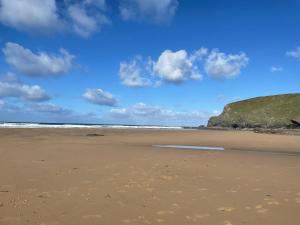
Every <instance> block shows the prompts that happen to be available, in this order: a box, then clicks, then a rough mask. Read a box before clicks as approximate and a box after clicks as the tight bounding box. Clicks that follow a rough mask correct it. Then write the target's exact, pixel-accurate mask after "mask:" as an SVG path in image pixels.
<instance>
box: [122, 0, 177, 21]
mask: <svg viewBox="0 0 300 225" xmlns="http://www.w3.org/2000/svg"><path fill="white" fill-rule="evenodd" d="M177 7H178V1H177V0H121V4H120V7H119V8H120V13H121V17H122V18H123V19H124V20H135V21H147V22H152V23H166V22H169V21H170V20H171V19H172V18H173V16H174V15H175V12H176V9H177Z"/></svg>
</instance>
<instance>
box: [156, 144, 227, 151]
mask: <svg viewBox="0 0 300 225" xmlns="http://www.w3.org/2000/svg"><path fill="white" fill-rule="evenodd" d="M152 146H153V147H156V148H179V149H195V150H208V151H224V150H225V149H224V148H223V147H212V146H191V145H152Z"/></svg>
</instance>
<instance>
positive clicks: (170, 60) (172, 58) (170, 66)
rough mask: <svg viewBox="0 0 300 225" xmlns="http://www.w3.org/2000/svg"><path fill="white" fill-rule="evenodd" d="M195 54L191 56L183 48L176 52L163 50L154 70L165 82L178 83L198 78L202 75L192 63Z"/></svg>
mask: <svg viewBox="0 0 300 225" xmlns="http://www.w3.org/2000/svg"><path fill="white" fill-rule="evenodd" d="M197 55H198V53H196V54H195V55H193V56H192V58H191V57H190V56H189V55H188V53H187V52H186V51H185V50H180V51H177V52H172V51H170V50H165V51H164V52H163V53H162V54H161V55H160V56H159V58H158V60H157V62H156V63H155V65H154V71H155V72H156V73H157V74H158V76H159V77H160V78H161V79H163V80H165V81H167V82H173V83H180V82H182V81H184V80H188V79H193V80H200V79H201V78H202V75H201V74H200V72H199V70H198V68H197V66H196V65H195V64H194V63H193V62H194V60H195V59H196V57H197Z"/></svg>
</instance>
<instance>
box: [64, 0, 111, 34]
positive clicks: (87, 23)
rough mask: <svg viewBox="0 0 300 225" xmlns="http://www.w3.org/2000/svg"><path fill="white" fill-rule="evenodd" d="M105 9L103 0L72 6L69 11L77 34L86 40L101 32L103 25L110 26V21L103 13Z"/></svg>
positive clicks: (88, 1) (86, 0)
mask: <svg viewBox="0 0 300 225" xmlns="http://www.w3.org/2000/svg"><path fill="white" fill-rule="evenodd" d="M105 8H106V4H105V1H101V0H98V1H92V0H85V1H84V2H82V3H81V4H70V5H69V6H68V9H67V11H68V15H69V17H70V19H71V21H72V27H73V29H74V31H75V33H77V34H78V35H80V36H82V37H85V38H86V37H89V36H91V35H92V34H93V33H95V32H96V31H98V30H100V29H101V27H102V26H103V25H105V24H109V23H110V21H109V19H108V18H107V16H106V15H105V14H104V13H103V10H104V9H105Z"/></svg>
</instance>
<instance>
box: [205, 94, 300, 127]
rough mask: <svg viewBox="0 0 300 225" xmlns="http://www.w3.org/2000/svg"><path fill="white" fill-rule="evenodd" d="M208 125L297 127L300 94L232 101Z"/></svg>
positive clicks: (299, 121) (298, 124) (299, 122)
mask: <svg viewBox="0 0 300 225" xmlns="http://www.w3.org/2000/svg"><path fill="white" fill-rule="evenodd" d="M207 126H208V127H228V128H296V127H300V94H285V95H273V96H266V97H257V98H252V99H247V100H243V101H238V102H234V103H230V104H228V105H226V106H225V107H224V110H223V112H222V113H221V115H219V116H214V117H211V118H210V119H209V121H208V125H207Z"/></svg>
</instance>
